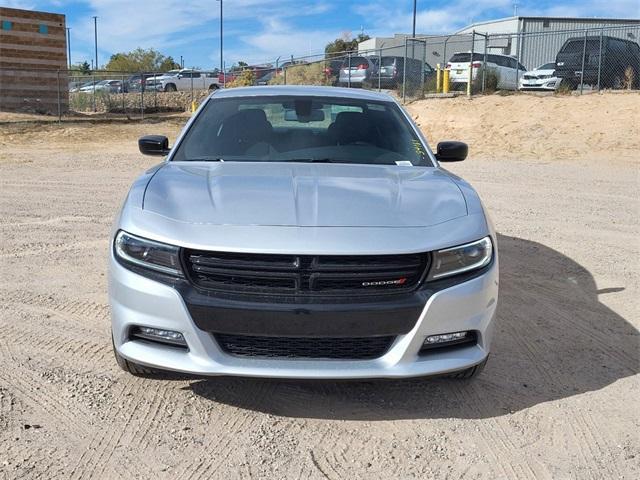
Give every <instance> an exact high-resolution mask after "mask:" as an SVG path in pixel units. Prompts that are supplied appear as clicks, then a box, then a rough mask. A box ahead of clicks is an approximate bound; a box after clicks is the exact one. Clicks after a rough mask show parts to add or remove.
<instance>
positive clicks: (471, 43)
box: [358, 16, 640, 68]
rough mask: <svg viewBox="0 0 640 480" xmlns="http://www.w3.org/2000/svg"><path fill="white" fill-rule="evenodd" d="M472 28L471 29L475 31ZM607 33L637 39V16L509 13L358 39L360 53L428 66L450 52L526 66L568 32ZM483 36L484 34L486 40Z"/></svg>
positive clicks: (547, 56)
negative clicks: (430, 31)
mask: <svg viewBox="0 0 640 480" xmlns="http://www.w3.org/2000/svg"><path fill="white" fill-rule="evenodd" d="M474 32H475V33H476V35H474ZM585 32H586V33H587V34H588V35H589V36H592V35H600V34H602V35H610V36H615V37H620V38H625V39H628V40H634V41H636V42H638V39H639V37H640V19H602V18H556V17H522V16H518V17H509V18H502V19H498V20H491V21H487V22H480V23H474V24H472V25H469V26H467V27H465V28H463V29H461V30H459V31H457V32H454V33H452V34H450V35H424V34H420V35H416V38H417V39H418V41H417V42H413V40H412V39H411V35H408V34H401V33H398V34H395V35H394V36H393V37H374V38H371V39H369V40H366V41H364V42H361V43H360V44H359V45H358V52H359V53H361V54H364V55H383V56H386V55H389V56H404V55H405V42H406V43H407V49H406V54H407V55H408V56H411V57H413V58H424V59H425V61H426V62H427V63H429V64H430V65H431V66H432V67H435V66H436V64H438V63H440V64H442V65H444V64H446V63H447V61H448V60H449V58H451V55H453V54H454V53H455V52H468V51H471V49H472V48H473V51H474V52H479V53H483V52H484V51H485V42H486V50H487V53H502V54H505V55H512V56H514V57H516V58H519V59H520V63H522V64H523V65H525V66H526V67H527V68H534V67H536V66H538V65H541V64H543V63H546V62H552V61H554V60H555V57H556V54H557V53H558V51H559V50H560V48H561V47H562V44H563V43H564V42H565V41H566V40H567V39H569V38H572V37H584V35H585ZM485 38H486V40H485Z"/></svg>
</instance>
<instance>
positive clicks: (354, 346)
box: [214, 333, 395, 360]
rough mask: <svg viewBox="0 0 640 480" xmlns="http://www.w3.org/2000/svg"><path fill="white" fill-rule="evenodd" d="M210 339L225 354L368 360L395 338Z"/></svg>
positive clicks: (228, 337) (381, 351) (236, 336)
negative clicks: (216, 343)
mask: <svg viewBox="0 0 640 480" xmlns="http://www.w3.org/2000/svg"><path fill="white" fill-rule="evenodd" d="M214 338H215V339H216V341H217V342H218V344H219V345H220V348H222V350H224V351H225V352H226V353H229V354H231V355H235V356H239V357H266V358H300V359H303V358H315V359H322V358H325V359H326V358H329V359H343V360H347V359H350V360H370V359H373V358H378V357H381V356H382V355H384V354H385V353H386V352H387V351H388V350H389V347H390V346H391V344H392V343H393V340H394V339H395V337H393V336H383V337H357V338H330V337H320V338H315V337H314V338H310V337H262V336H255V335H228V334H221V333H217V334H214Z"/></svg>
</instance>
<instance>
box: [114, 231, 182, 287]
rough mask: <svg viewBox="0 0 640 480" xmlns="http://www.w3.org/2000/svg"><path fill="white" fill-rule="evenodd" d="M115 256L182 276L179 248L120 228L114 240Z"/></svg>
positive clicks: (126, 261)
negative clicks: (137, 235)
mask: <svg viewBox="0 0 640 480" xmlns="http://www.w3.org/2000/svg"><path fill="white" fill-rule="evenodd" d="M114 250H115V253H116V256H117V257H118V258H119V259H120V260H122V261H124V262H125V263H130V264H134V265H138V266H140V267H143V268H148V269H150V270H155V271H157V272H162V273H166V274H169V275H179V276H182V269H181V268H180V255H179V248H178V247H175V246H173V245H167V244H166V243H160V242H156V241H154V240H147V239H146V238H141V237H136V236H135V235H131V234H130V233H127V232H125V231H122V230H120V231H119V232H118V234H117V235H116V238H115V242H114Z"/></svg>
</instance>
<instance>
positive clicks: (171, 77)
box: [147, 69, 220, 92]
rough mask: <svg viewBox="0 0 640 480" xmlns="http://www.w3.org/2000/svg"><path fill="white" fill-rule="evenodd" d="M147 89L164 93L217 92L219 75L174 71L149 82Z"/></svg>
mask: <svg viewBox="0 0 640 480" xmlns="http://www.w3.org/2000/svg"><path fill="white" fill-rule="evenodd" d="M147 88H149V89H155V90H158V91H162V92H176V91H187V90H191V89H192V88H193V90H216V89H218V88H220V84H219V82H218V75H217V74H215V73H213V72H199V71H197V70H189V69H183V70H173V71H170V72H168V73H166V74H164V75H162V76H159V77H156V78H155V79H154V78H153V77H152V78H149V79H148V80H147Z"/></svg>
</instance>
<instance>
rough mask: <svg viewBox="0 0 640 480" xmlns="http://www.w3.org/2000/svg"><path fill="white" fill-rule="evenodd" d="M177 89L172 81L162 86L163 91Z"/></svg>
mask: <svg viewBox="0 0 640 480" xmlns="http://www.w3.org/2000/svg"><path fill="white" fill-rule="evenodd" d="M177 90H178V89H177V88H176V86H175V85H174V84H173V83H168V84H167V85H166V86H165V87H164V91H165V92H175V91H177Z"/></svg>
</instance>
